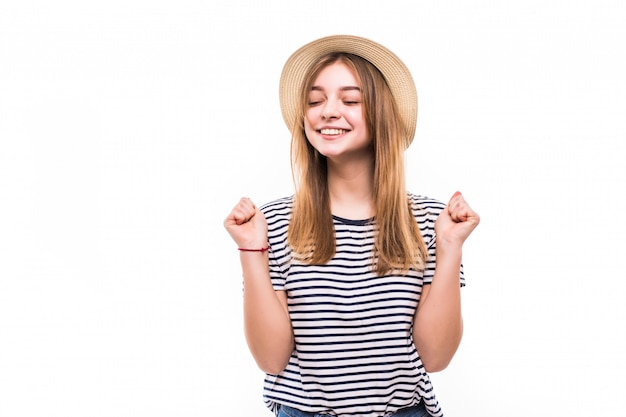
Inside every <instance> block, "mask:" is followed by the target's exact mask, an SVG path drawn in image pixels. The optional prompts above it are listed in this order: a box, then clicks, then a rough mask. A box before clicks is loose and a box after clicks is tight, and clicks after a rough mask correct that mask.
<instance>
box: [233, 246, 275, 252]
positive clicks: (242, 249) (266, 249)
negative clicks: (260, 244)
mask: <svg viewBox="0 0 626 417" xmlns="http://www.w3.org/2000/svg"><path fill="white" fill-rule="evenodd" d="M237 249H239V250H240V251H242V252H261V253H262V252H267V251H268V250H270V247H269V246H266V247H264V248H261V249H246V248H237Z"/></svg>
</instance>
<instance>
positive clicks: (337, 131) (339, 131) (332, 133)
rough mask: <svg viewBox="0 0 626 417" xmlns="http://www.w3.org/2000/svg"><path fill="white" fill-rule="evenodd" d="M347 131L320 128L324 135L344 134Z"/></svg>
mask: <svg viewBox="0 0 626 417" xmlns="http://www.w3.org/2000/svg"><path fill="white" fill-rule="evenodd" d="M346 132H347V130H345V129H321V130H320V133H321V134H322V135H343V134H344V133H346Z"/></svg>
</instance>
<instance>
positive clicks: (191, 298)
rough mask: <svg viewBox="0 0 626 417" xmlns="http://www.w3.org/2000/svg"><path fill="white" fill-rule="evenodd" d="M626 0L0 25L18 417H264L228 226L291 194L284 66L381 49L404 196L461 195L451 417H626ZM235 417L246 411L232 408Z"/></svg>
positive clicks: (15, 16) (189, 6) (18, 17)
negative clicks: (246, 200) (398, 69)
mask: <svg viewBox="0 0 626 417" xmlns="http://www.w3.org/2000/svg"><path fill="white" fill-rule="evenodd" d="M625 21H626V7H625V6H624V3H623V1H620V0H615V1H609V0H593V1H591V0H589V1H549V0H548V1H546V0H542V1H539V0H531V1H525V2H509V1H494V0H492V1H458V0H457V1H440V2H432V1H431V2H426V1H415V2H405V1H385V2H381V1H368V0H358V1H336V0H333V1H325V0H317V1H313V2H305V1H302V2H300V1H298V2H296V1H282V2H280V1H258V2H257V1H252V0H250V1H243V2H228V1H222V2H212V1H199V0H189V1H187V0H178V1H158V0H157V1H147V0H123V1H122V0H113V1H107V2H95V1H88V2H87V1H78V0H76V1H69V0H65V1H28V0H25V1H2V2H1V6H0V416H2V417H18V416H47V417H52V416H63V417H69V416H90V417H91V416H94V417H95V416H116V417H125V416H134V417H136V416H216V415H237V416H244V415H245V416H269V415H270V413H269V412H267V411H266V410H265V409H264V405H263V403H262V399H261V383H262V374H261V373H260V371H258V370H257V368H256V366H255V365H254V363H253V361H252V360H251V357H250V355H249V353H248V350H247V347H246V344H245V341H244V339H243V332H242V316H241V301H242V300H241V296H242V294H241V274H240V268H239V264H238V255H237V250H236V247H235V245H234V243H233V242H232V241H231V240H230V238H229V237H228V235H227V234H226V232H225V231H224V229H223V227H222V220H223V218H224V217H225V216H226V214H227V213H228V211H229V210H230V208H231V207H232V206H233V205H234V204H235V203H236V201H237V200H238V198H239V197H240V196H243V195H245V196H249V197H251V198H253V200H254V201H256V202H257V203H259V204H261V203H264V202H267V201H268V200H271V199H274V198H277V197H282V196H286V195H289V194H291V192H292V190H293V188H292V183H291V174H290V168H289V160H288V158H289V156H288V150H289V145H288V142H289V134H288V131H287V129H286V128H285V126H284V125H283V122H282V118H281V115H280V111H279V105H278V94H277V85H278V78H279V75H280V70H281V68H282V65H283V63H284V61H285V60H286V59H287V57H288V56H289V54H290V53H291V52H293V51H294V50H295V49H297V48H298V47H300V46H301V45H303V44H304V43H306V42H309V41H311V40H313V39H315V38H317V37H321V36H325V35H330V34H337V33H346V34H355V35H361V36H365V37H369V38H372V39H374V40H377V41H379V42H381V43H383V44H384V45H386V46H388V47H389V48H391V49H392V50H393V51H395V52H396V53H397V54H398V55H399V56H400V57H401V58H402V59H403V60H404V61H405V62H406V64H407V65H408V66H409V68H410V69H411V71H412V72H413V75H414V78H415V81H416V84H417V88H418V95H419V103H420V110H419V117H418V126H417V134H416V139H415V141H414V144H413V145H412V147H411V148H410V149H409V151H408V153H407V169H408V174H409V177H408V183H409V189H410V190H411V191H413V192H416V193H420V194H427V195H429V196H431V197H435V198H438V199H441V200H444V201H445V200H447V199H448V197H449V196H450V195H452V193H453V192H454V191H456V190H457V189H458V190H461V191H462V192H463V193H464V194H465V196H466V198H467V199H468V200H469V201H470V203H471V204H472V205H473V206H474V208H475V209H476V210H477V211H479V213H480V214H481V216H482V223H481V225H480V227H479V228H478V229H477V230H476V231H475V233H474V234H473V235H472V236H471V237H470V239H469V240H468V242H467V244H466V250H465V267H466V275H467V279H468V286H467V287H466V288H465V289H464V290H463V303H464V304H463V309H464V316H465V322H466V331H465V336H464V340H463V342H462V345H461V347H460V349H459V351H458V354H457V356H456V357H455V359H454V360H453V362H452V364H451V365H450V367H449V368H448V369H447V370H445V371H444V372H442V373H439V374H434V375H433V376H432V377H433V382H434V385H435V389H436V392H437V394H438V397H439V400H440V402H441V404H442V406H443V407H444V410H445V412H446V416H447V417H459V416H463V417H465V416H498V417H501V416H527V415H539V416H549V415H557V416H590V415H593V416H595V415H598V416H599V415H623V414H624V412H625V410H626V406H625V405H624V396H623V393H624V389H626V363H625V359H624V352H625V351H626V342H625V340H626V338H625V337H624V336H625V333H626V327H625V325H624V321H625V319H626V307H625V306H624V302H623V299H624V292H625V291H626V283H625V281H626V279H625V278H626V273H625V272H624V266H623V260H624V249H626V248H625V245H624V243H623V239H624V234H625V232H626V227H625V222H626V220H625V219H626V214H625V213H626V201H625V198H624V189H625V184H626V168H625V163H624V157H625V156H626V155H625V153H626V151H625V150H624V149H625V148H624V142H625V139H626V128H625V118H626V82H625V76H624V74H626V64H625V63H624V56H625V54H624V51H625V50H626V45H625V42H624V39H626V30H625V28H626V25H625V24H624V22H625ZM233 408H234V409H235V410H237V411H235V412H233V413H232V414H229V413H230V410H231V409H233Z"/></svg>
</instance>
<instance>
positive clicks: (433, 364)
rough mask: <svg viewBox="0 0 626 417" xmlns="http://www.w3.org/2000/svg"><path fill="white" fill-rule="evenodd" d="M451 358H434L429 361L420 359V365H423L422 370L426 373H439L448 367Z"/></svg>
mask: <svg viewBox="0 0 626 417" xmlns="http://www.w3.org/2000/svg"><path fill="white" fill-rule="evenodd" d="M451 360H452V358H449V359H445V358H436V359H430V360H424V359H422V365H424V369H425V370H426V372H428V373H434V372H441V371H443V370H444V369H446V368H447V367H448V365H450V362H451Z"/></svg>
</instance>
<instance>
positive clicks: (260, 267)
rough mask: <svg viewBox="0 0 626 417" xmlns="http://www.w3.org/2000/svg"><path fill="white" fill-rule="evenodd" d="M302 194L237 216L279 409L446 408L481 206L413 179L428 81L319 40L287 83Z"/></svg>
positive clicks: (360, 48)
mask: <svg viewBox="0 0 626 417" xmlns="http://www.w3.org/2000/svg"><path fill="white" fill-rule="evenodd" d="M280 101H281V109H282V113H283V117H284V119H285V122H286V123H287V126H288V127H289V129H290V130H291V133H292V144H291V146H292V165H293V170H294V178H295V180H296V191H295V194H294V195H293V196H290V197H286V198H282V199H279V200H276V201H273V202H270V203H268V204H266V205H264V206H263V207H261V208H257V206H255V204H254V203H253V202H252V201H251V200H250V199H248V198H242V199H241V200H240V201H239V203H238V204H237V205H236V206H235V208H234V209H233V210H232V212H231V213H230V214H229V215H228V217H227V218H226V220H225V221H224V225H225V227H226V229H227V230H228V232H229V233H230V235H231V237H232V238H233V239H234V241H235V242H236V244H237V245H238V246H239V250H240V259H241V266H242V269H243V277H244V321H245V323H244V327H245V334H246V340H247V342H248V345H249V348H250V351H251V353H252V355H253V357H254V359H255V360H256V362H257V364H258V366H259V367H260V368H261V369H262V370H263V371H265V372H266V374H267V376H266V379H265V384H264V398H265V402H266V404H267V406H268V407H269V409H270V410H272V411H273V412H274V413H275V414H276V415H277V416H281V417H282V416H291V417H303V416H345V417H348V416H362V417H374V416H376V417H378V416H380V417H382V416H397V417H401V416H406V417H408V416H411V417H416V416H426V415H432V416H441V415H443V413H442V410H441V408H440V406H439V404H438V402H437V399H436V397H435V395H434V393H433V389H432V386H431V382H430V379H429V376H428V372H436V371H440V370H442V369H444V368H445V367H446V366H447V365H448V363H449V362H450V360H451V359H452V357H453V356H454V354H455V352H456V350H457V347H458V346H459V343H460V341H461V335H462V332H463V322H462V316H461V299H460V298H461V294H460V287H461V286H463V285H464V283H465V278H464V276H463V270H462V265H461V252H462V246H463V243H464V241H465V239H466V238H467V237H468V236H469V235H470V233H471V232H472V231H473V229H474V228H475V227H476V226H477V225H478V223H479V221H480V219H479V216H478V214H477V213H476V212H474V211H473V210H472V209H471V208H470V206H469V205H468V204H467V203H466V201H465V199H464V198H463V196H462V195H461V194H460V193H459V192H456V193H455V194H454V195H453V196H452V197H451V199H450V200H449V202H448V204H447V205H445V204H442V203H440V202H438V201H436V200H433V199H430V198H426V197H421V196H418V195H414V194H411V193H409V192H407V190H406V189H405V178H404V161H403V155H404V151H405V150H406V147H407V146H408V145H409V144H410V143H411V141H412V139H413V135H414V133H415V122H416V117H417V94H416V92H415V85H414V83H413V79H412V77H411V75H410V73H409V71H408V69H407V68H406V66H405V65H404V64H403V63H402V61H400V59H398V57H397V56H396V55H395V54H393V53H392V52H391V51H389V50H388V49H387V48H385V47H384V46H382V45H380V44H378V43H375V42H372V41H371V40H368V39H364V38H360V37H355V36H343V35H341V36H330V37H326V38H322V39H318V40H316V41H314V42H311V43H309V44H307V45H305V46H303V47H302V48H300V49H299V50H298V51H296V52H295V53H294V54H293V55H292V56H291V57H290V58H289V59H288V61H287V63H286V64H285V67H284V69H283V73H282V76H281V81H280Z"/></svg>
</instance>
